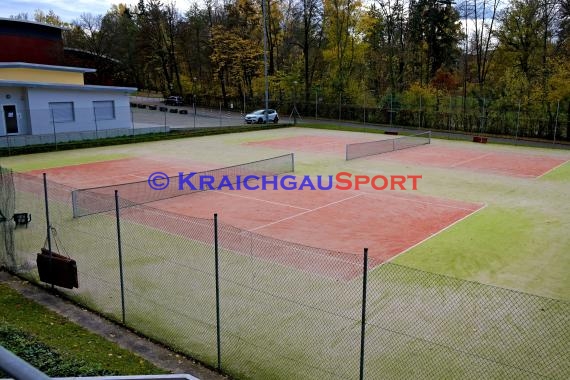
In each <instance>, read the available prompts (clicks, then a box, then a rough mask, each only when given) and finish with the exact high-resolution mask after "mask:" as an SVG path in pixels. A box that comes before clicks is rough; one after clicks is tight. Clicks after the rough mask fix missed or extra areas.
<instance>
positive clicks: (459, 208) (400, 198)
mask: <svg viewBox="0 0 570 380" xmlns="http://www.w3.org/2000/svg"><path fill="white" fill-rule="evenodd" d="M364 194H366V195H370V196H372V197H375V196H376V197H378V196H381V195H385V196H388V197H392V198H396V199H399V200H402V201H406V202H415V203H422V204H426V205H430V206H437V207H446V208H453V209H456V210H464V211H473V210H472V209H470V208H465V207H459V206H452V205H446V204H441V203H436V202H428V201H420V200H416V199H408V198H404V197H398V196H395V195H392V194H375V193H369V192H365V193H364Z"/></svg>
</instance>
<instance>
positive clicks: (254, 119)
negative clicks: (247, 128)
mask: <svg viewBox="0 0 570 380" xmlns="http://www.w3.org/2000/svg"><path fill="white" fill-rule="evenodd" d="M245 122H246V123H247V124H254V123H257V124H262V123H264V122H265V123H267V122H273V123H277V122H279V115H278V114H277V111H276V110H274V109H267V120H265V109H262V110H257V111H253V112H252V113H248V114H247V115H245Z"/></svg>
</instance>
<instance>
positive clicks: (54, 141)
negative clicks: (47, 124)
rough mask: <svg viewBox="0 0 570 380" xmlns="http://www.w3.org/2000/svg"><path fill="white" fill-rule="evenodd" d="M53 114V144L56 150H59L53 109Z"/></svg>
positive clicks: (51, 110)
mask: <svg viewBox="0 0 570 380" xmlns="http://www.w3.org/2000/svg"><path fill="white" fill-rule="evenodd" d="M50 112H51V123H52V125H53V144H54V145H55V150H57V133H56V131H55V116H54V115H53V109H50Z"/></svg>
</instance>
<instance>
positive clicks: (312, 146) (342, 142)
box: [244, 135, 389, 156]
mask: <svg viewBox="0 0 570 380" xmlns="http://www.w3.org/2000/svg"><path fill="white" fill-rule="evenodd" d="M386 138H387V139H389V137H386ZM369 140H370V138H367V137H364V136H361V137H348V136H343V137H341V136H312V135H305V136H292V137H285V138H278V139H270V140H263V141H253V142H247V143H245V144H244V145H246V146H254V147H255V146H260V147H267V148H272V149H280V150H285V151H288V152H315V153H332V154H335V155H339V156H342V155H343V154H344V151H345V149H346V144H353V143H361V142H365V141H369Z"/></svg>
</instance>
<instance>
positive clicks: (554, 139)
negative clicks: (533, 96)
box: [552, 100, 560, 144]
mask: <svg viewBox="0 0 570 380" xmlns="http://www.w3.org/2000/svg"><path fill="white" fill-rule="evenodd" d="M559 113H560V100H559V101H558V105H557V106H556V119H555V120H554V138H553V140H552V143H553V144H556V129H558V114H559Z"/></svg>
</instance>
